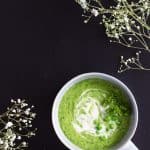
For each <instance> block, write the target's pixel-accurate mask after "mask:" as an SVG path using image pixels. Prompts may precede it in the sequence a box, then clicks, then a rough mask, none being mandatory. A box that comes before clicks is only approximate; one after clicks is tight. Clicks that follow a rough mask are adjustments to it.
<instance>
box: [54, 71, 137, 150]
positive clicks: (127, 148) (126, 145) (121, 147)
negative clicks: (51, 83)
mask: <svg viewBox="0 0 150 150" xmlns="http://www.w3.org/2000/svg"><path fill="white" fill-rule="evenodd" d="M89 78H100V79H104V80H106V81H109V82H110V83H112V84H115V85H117V86H118V87H120V88H121V89H122V90H123V91H124V93H125V94H126V95H127V97H128V99H129V101H130V104H131V107H132V116H131V117H132V119H131V125H130V128H129V131H128V132H127V134H126V135H125V137H124V138H123V139H122V140H121V142H120V143H118V144H117V145H116V146H115V147H113V148H112V150H138V148H137V147H136V146H135V145H134V144H133V143H132V142H131V139H132V137H133V135H134V134H135V131H136V128H137V124H138V108H137V104H136V101H135V98H134V96H133V94H132V92H131V91H130V90H129V88H128V87H127V86H126V85H125V84H124V83H123V82H121V81H120V80H118V79H117V78H115V77H113V76H110V75H108V74H104V73H96V72H92V73H85V74H81V75H78V76H76V77H74V78H73V79H71V80H70V81H68V82H67V83H66V84H65V85H64V86H63V87H62V89H61V90H60V91H59V92H58V94H57V96H56V98H55V100H54V104H53V108H52V124H53V127H54V130H55V132H56V134H57V136H58V138H59V139H60V141H61V142H62V143H63V144H64V145H65V146H66V147H67V148H69V149H70V150H81V149H80V148H79V147H78V146H76V145H74V144H73V143H72V142H71V141H70V140H69V139H67V138H66V136H65V135H64V133H63V131H62V130H61V128H60V124H59V120H58V110H59V104H60V102H61V100H62V97H63V95H64V94H65V92H66V91H67V90H68V89H69V88H70V87H71V86H73V85H74V84H76V83H78V82H80V81H82V80H85V79H89Z"/></svg>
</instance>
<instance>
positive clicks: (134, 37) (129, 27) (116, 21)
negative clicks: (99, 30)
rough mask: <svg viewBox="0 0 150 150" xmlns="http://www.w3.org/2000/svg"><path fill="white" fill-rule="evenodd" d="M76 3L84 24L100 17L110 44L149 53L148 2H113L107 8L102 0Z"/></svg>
mask: <svg viewBox="0 0 150 150" xmlns="http://www.w3.org/2000/svg"><path fill="white" fill-rule="evenodd" d="M76 2H77V3H78V4H80V5H81V7H82V8H83V9H84V12H85V15H84V16H85V17H86V20H85V23H87V22H88V21H89V20H90V19H91V17H92V16H94V17H97V16H102V20H101V23H103V24H104V26H105V28H106V34H107V36H108V37H110V38H112V40H111V42H116V43H119V44H122V45H124V46H127V47H132V48H138V49H144V50H147V51H149V52H150V0H137V1H136V2H135V1H134V0H131V1H130V2H129V1H128V0H114V5H113V6H110V7H109V8H108V7H105V5H104V4H103V1H102V0H76Z"/></svg>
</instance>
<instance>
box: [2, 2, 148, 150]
mask: <svg viewBox="0 0 150 150" xmlns="http://www.w3.org/2000/svg"><path fill="white" fill-rule="evenodd" d="M0 3H1V4H0V5H1V9H0V15H1V17H0V18H1V21H0V26H1V27H0V38H1V40H0V104H1V105H0V109H1V112H2V111H4V110H5V108H6V106H7V105H8V104H9V101H10V99H11V98H26V99H28V100H29V103H31V104H34V105H35V106H36V112H37V113H38V116H37V119H36V121H35V127H38V133H37V136H36V137H34V138H32V139H31V140H30V148H29V149H31V150H50V149H59V150H66V149H67V148H65V147H64V146H63V144H61V142H60V141H59V140H58V139H57V137H56V135H55V133H54V131H53V128H52V124H51V108H52V103H53V101H54V98H55V95H56V93H57V92H58V90H59V89H60V88H61V87H62V86H63V84H64V83H65V82H66V81H68V80H69V79H71V78H72V77H74V76H76V75H78V74H81V73H85V72H103V73H108V74H111V75H113V76H115V77H117V78H119V79H120V80H122V81H123V82H124V83H125V84H126V85H127V86H128V87H129V88H130V89H131V90H132V91H133V93H134V95H135V97H136V100H137V103H138V107H139V126H138V129H137V132H136V134H135V136H134V139H133V141H134V142H135V143H136V145H137V146H138V147H139V149H140V150H149V139H150V117H149V113H150V99H149V95H150V92H149V91H150V80H149V79H150V72H145V71H128V72H125V73H122V74H118V73H117V68H118V65H119V56H120V55H125V56H127V57H128V56H132V55H134V53H135V51H136V50H133V49H128V48H125V47H122V46H120V45H115V44H111V43H109V40H108V38H107V37H106V35H105V29H104V27H103V26H100V25H99V24H98V21H95V22H94V21H93V20H92V21H91V22H89V23H88V24H84V23H83V20H84V19H83V18H82V17H81V15H82V10H81V9H80V7H79V6H78V5H77V4H76V3H75V2H74V0H63V1H62V0H61V1H56V0H53V1H52V0H42V1H39V0H36V1H33V0H30V1H27V0H26V1H25V0H18V1H17V0H8V1H7V0H6V1H4V2H0ZM143 58H144V63H145V65H148V64H149V65H150V61H149V58H150V55H148V54H147V53H144V54H143Z"/></svg>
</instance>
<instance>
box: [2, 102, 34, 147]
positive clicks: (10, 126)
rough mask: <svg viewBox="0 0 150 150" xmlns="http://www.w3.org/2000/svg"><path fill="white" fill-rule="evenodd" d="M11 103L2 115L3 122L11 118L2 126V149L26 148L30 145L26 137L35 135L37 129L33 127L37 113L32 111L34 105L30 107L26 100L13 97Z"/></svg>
mask: <svg viewBox="0 0 150 150" xmlns="http://www.w3.org/2000/svg"><path fill="white" fill-rule="evenodd" d="M11 103H12V106H11V107H8V108H7V111H6V112H5V113H3V114H2V115H0V123H1V124H4V122H5V121H4V120H9V121H8V122H7V123H6V124H4V127H2V126H1V132H0V150H18V149H20V150H24V148H26V147H27V146H28V143H27V142H26V141H25V139H26V138H30V137H32V136H34V135H35V131H36V129H34V130H32V129H31V128H32V121H33V120H34V118H35V116H36V114H35V113H33V112H32V109H33V106H31V107H28V104H27V103H26V102H25V100H21V99H17V100H13V99H11ZM26 107H28V108H26ZM33 114H34V115H33ZM22 140H23V141H22Z"/></svg>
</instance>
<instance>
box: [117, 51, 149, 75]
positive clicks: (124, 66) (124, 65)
mask: <svg viewBox="0 0 150 150" xmlns="http://www.w3.org/2000/svg"><path fill="white" fill-rule="evenodd" d="M140 54H141V51H139V52H137V53H136V56H135V57H131V58H128V59H126V60H125V59H124V57H123V56H121V61H120V63H121V65H120V68H119V70H118V73H122V72H125V71H127V70H131V69H132V70H150V69H148V68H145V67H143V65H142V63H141V61H140Z"/></svg>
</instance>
